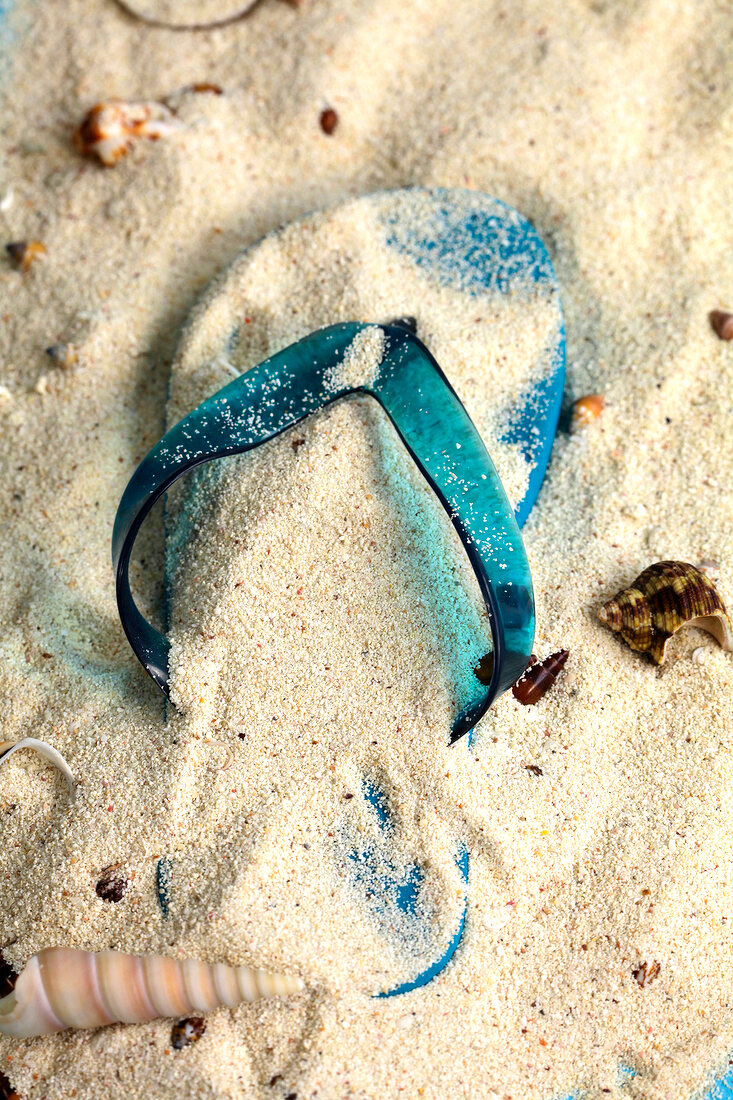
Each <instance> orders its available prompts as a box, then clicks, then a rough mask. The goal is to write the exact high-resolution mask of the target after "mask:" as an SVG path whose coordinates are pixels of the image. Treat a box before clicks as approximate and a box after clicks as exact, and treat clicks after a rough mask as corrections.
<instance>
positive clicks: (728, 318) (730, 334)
mask: <svg viewBox="0 0 733 1100" xmlns="http://www.w3.org/2000/svg"><path fill="white" fill-rule="evenodd" d="M709 320H710V327H711V328H712V330H713V332H714V333H715V335H716V336H719V337H720V339H721V340H733V313H726V312H725V310H723V309H713V310H711V312H710V314H709Z"/></svg>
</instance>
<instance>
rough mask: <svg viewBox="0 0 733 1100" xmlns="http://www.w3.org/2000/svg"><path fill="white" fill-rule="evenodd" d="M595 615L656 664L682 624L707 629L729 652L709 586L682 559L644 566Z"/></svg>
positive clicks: (726, 627)
mask: <svg viewBox="0 0 733 1100" xmlns="http://www.w3.org/2000/svg"><path fill="white" fill-rule="evenodd" d="M598 617H599V619H600V620H601V622H604V623H605V624H606V626H608V627H610V628H611V630H613V631H615V632H616V633H617V634H620V635H621V637H622V638H623V640H624V641H625V642H626V644H627V645H629V646H631V648H632V649H634V650H636V651H637V652H638V653H648V654H649V656H650V657H651V659H652V660H653V661H654V663H655V664H657V665H661V663H662V661H663V660H664V652H665V649H666V646H667V642H668V641H669V639H670V638H671V637H672V635H673V634H675V633H676V632H677V631H678V630H679V629H680V628H681V627H683V626H697V627H699V628H700V629H701V630H707V632H708V633H709V634H712V636H713V637H714V638H715V640H716V641H717V642H718V644H719V645H721V646H722V647H723V649H727V650H731V649H733V625H732V624H731V621H730V619H729V618H728V614H727V612H726V609H725V604H724V603H723V601H722V600H721V598H720V596H719V595H718V593H717V591H716V588H715V585H714V584H713V582H712V581H711V580H710V578H709V577H707V576H706V575H705V574H704V573H703V572H701V571H700V570H699V569H697V568H696V567H695V566H694V565H688V564H687V563H686V562H682V561H659V562H655V563H654V565H650V566H649V567H648V568H647V569H645V570H644V571H643V572H642V573H640V574H639V576H638V577H637V578H636V580H635V581H634V583H633V584H632V585H631V587H630V588H627V589H625V590H624V591H623V592H619V593H618V595H616V596H614V597H613V599H612V600H608V601H607V602H606V603H604V605H603V607H602V608H601V609H600V611H599V612H598Z"/></svg>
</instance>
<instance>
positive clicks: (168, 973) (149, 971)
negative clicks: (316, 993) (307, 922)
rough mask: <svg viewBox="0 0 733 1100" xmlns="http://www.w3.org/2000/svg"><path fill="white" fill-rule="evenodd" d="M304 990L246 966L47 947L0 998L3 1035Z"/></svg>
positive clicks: (136, 1018) (205, 1008)
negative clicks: (10, 989) (13, 985)
mask: <svg viewBox="0 0 733 1100" xmlns="http://www.w3.org/2000/svg"><path fill="white" fill-rule="evenodd" d="M301 989H303V983H302V982H301V980H300V979H299V978H291V977H287V976H285V975H283V974H268V973H266V972H265V971H263V970H252V969H250V967H248V966H236V967H234V966H225V965H224V964H223V963H214V964H213V965H209V964H208V963H204V962H199V961H198V960H197V959H183V960H179V959H170V958H166V957H164V956H162V955H147V956H143V957H139V956H137V955H123V954H122V953H121V952H119V951H103V952H102V953H101V954H94V953H93V952H91V951H76V950H72V949H70V948H64V947H51V948H48V949H47V950H45V951H41V952H40V954H38V955H34V956H33V957H32V958H31V959H30V960H29V962H28V964H27V966H26V967H25V969H24V970H23V972H22V974H21V975H20V977H19V978H18V980H17V982H16V983H15V989H14V990H13V991H12V993H9V994H8V996H7V997H4V998H3V999H2V1000H0V1032H2V1033H3V1034H5V1035H14V1036H15V1037H17V1038H21V1039H25V1038H28V1037H29V1036H31V1035H50V1034H52V1033H53V1032H55V1031H62V1030H63V1029H64V1028H67V1027H77V1028H91V1027H103V1026H104V1025H105V1024H112V1023H128V1024H134V1023H142V1022H143V1021H144V1020H155V1019H156V1018H158V1017H160V1016H189V1015H191V1013H192V1012H193V1011H194V1010H195V1011H198V1012H212V1011H213V1010H214V1009H215V1008H219V1007H220V1006H222V1005H228V1007H229V1008H234V1007H235V1005H238V1004H240V1003H241V1002H242V1001H256V1000H258V999H259V998H260V997H278V996H279V997H287V996H288V995H290V994H292V993H298V992H300V990H301Z"/></svg>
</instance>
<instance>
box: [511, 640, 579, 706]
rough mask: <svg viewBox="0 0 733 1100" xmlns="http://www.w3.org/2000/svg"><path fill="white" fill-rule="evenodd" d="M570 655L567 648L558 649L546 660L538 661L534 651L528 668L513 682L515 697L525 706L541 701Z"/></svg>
mask: <svg viewBox="0 0 733 1100" xmlns="http://www.w3.org/2000/svg"><path fill="white" fill-rule="evenodd" d="M568 655H569V654H568V650H567V649H558V651H557V653H551V654H550V656H549V657H545V659H544V661H538V660H537V658H536V657H535V655H534V653H533V654H532V656H531V657H530V659H529V662H530V663H529V665H528V666H527V668H526V669H525V670H524V672H523V673H522V675H521V676H520V677H519V679H518V680H517V681H516V683H514V684H512V695H513V696H514V698H515V699H517V700H518V702H520V703H522V704H523V705H524V706H525V707H531V706H533V705H534V704H535V703H539V701H540V699H541V698H542V696H543V695H546V694H547V692H548V691H549V690H550V688H551V687H552V685H553V684H554V683H555V680H557V678H558V676H559V675H560V671H561V669H562V667H563V665H564V664H565V662H566V661H567V659H568Z"/></svg>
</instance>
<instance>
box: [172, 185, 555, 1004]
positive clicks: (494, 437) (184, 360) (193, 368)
mask: <svg viewBox="0 0 733 1100" xmlns="http://www.w3.org/2000/svg"><path fill="white" fill-rule="evenodd" d="M337 223H338V228H339V231H340V232H341V236H342V238H343V239H345V243H346V250H347V253H348V254H349V257H348V259H347V262H346V265H345V270H344V272H343V277H342V281H343V292H342V295H341V298H340V300H339V301H338V302H337V303H334V302H333V300H332V301H331V302H330V303H329V307H328V308H329V312H328V314H327V315H322V314H319V303H318V299H317V298H316V297H315V296H314V297H313V300H312V302H309V303H308V305H306V304H305V303H304V304H303V305H302V306H301V304H300V303H295V307H294V306H293V304H292V303H290V302H288V300H287V297H285V296H284V294H283V289H284V288H283V284H282V272H283V269H284V268H285V266H286V264H287V262H290V257H291V256H296V257H297V256H299V257H300V259H301V261H303V260H304V259H305V256H306V254H307V255H308V261H309V262H310V263H313V257H314V254H317V253H318V250H319V248H320V247H321V244H322V246H323V249H322V250H323V263H322V265H321V267H322V269H323V271H324V272H326V271H328V270H329V264H330V263H332V262H333V261H334V260H335V256H334V254H333V245H332V239H331V237H330V233H329V231H331V230H333V228H334V225H336V224H337ZM375 241H376V242H378V244H379V247H375ZM385 255H386V256H387V257H388V258H389V257H390V256H391V257H393V258H394V265H395V267H396V269H397V270H396V276H395V273H394V272H392V278H391V279H390V278H389V277H388V273H387V270H386V269H382V276H383V281H384V282H385V283H386V284H388V286H386V287H383V288H382V290H381V294H380V293H376V294H375V292H374V287H373V286H372V287H371V288H370V287H368V286H365V285H363V284H364V279H365V278H366V277H368V275H373V276H374V277H378V276H379V274H380V263H383V262H384V257H385ZM370 265H371V270H370ZM314 266H315V272H316V274H315V275H314V278H315V279H316V280H317V278H318V274H317V272H318V267H319V265H318V263H316V264H315V265H314ZM268 274H270V275H271V276H273V275H274V280H273V281H274V283H275V285H276V286H278V289H279V293H278V295H277V299H278V300H277V301H273V298H272V295H271V294H270V293H268V289H267V275H268ZM408 276H409V277H408ZM410 277H411V278H412V285H411V286H410V285H409V283H410ZM395 280H397V281H395ZM424 286H427V287H431V288H432V290H433V291H434V292H437V293H438V295H439V297H440V298H441V300H442V302H443V315H442V316H441V317H435V316H433V315H429V316H426V315H425V312H424V309H425V304H424V301H422V300H421V295H420V294H418V293H417V291H418V290H419V289H420V288H421V287H424ZM398 287H399V289H398ZM334 310H335V313H334ZM446 310H447V311H448V312H449V314H450V316H451V318H452V319H454V320H455V323H457V324H458V325H459V326H461V328H462V331H463V332H464V333H465V330H466V329H467V327H468V326H469V325H471V326H476V325H479V324H483V325H484V326H485V327H484V334H485V335H482V336H481V337H480V338H479V340H478V342H479V344H480V345H481V344H483V346H484V347H485V351H486V358H487V359H491V358H493V360H494V374H496V369H495V368H496V360H497V359H501V358H502V356H508V355H516V356H520V355H522V353H524V354H525V357H526V361H523V362H514V363H511V362H508V363H507V366H506V368H505V369H504V370H503V371H502V373H503V375H504V376H505V377H504V378H503V379H502V382H503V383H504V384H503V385H499V386H498V387H497V391H498V392H496V393H495V395H494V396H495V401H494V403H493V407H492V410H491V412H492V416H491V426H490V430H489V434H490V436H491V442H490V447H491V450H492V453H493V455H494V457H495V458H497V457H500V455H501V451H502V450H503V449H505V450H506V452H507V455H508V456H509V457H510V459H511V462H510V463H509V465H512V466H513V468H514V472H515V474H517V477H516V478H515V482H516V483H515V487H514V489H515V491H514V496H515V515H516V516H517V518H518V520H519V521H520V522H523V520H524V519H525V518H526V516H527V515H528V513H529V511H530V509H531V507H532V504H533V503H534V501H535V499H536V497H537V494H538V492H539V489H540V485H541V483H542V479H543V476H544V473H545V469H546V466H547V462H548V460H549V455H550V450H551V446H552V440H553V438H554V434H555V430H556V427H557V421H558V416H559V411H560V403H561V399H562V388H563V378H564V335H563V327H562V316H561V312H560V303H559V295H558V291H557V285H556V282H555V279H554V275H553V272H552V267H551V264H550V261H549V258H548V256H547V252H546V250H545V248H544V246H543V244H542V242H541V241H540V239H539V237H538V236H537V234H536V233H535V231H534V230H533V229H532V227H531V226H530V224H529V223H528V222H527V221H526V220H525V219H524V218H522V217H521V216H520V215H519V214H517V212H516V211H514V210H512V209H511V208H510V207H507V206H505V205H504V204H503V203H500V202H498V201H497V200H494V199H491V198H488V197H487V196H484V195H480V194H477V193H475V192H465V191H447V190H435V191H424V190H418V189H410V190H408V191H402V192H392V193H385V194H381V195H375V196H370V197H368V198H365V199H359V200H355V201H354V202H353V203H349V204H346V205H345V206H342V207H339V208H336V209H335V210H333V211H327V212H325V213H321V214H317V215H314V216H312V217H311V218H308V219H306V220H304V221H303V222H301V223H295V224H294V225H291V226H288V227H285V228H284V229H283V230H281V231H279V232H278V233H275V234H273V235H271V236H270V237H268V238H266V239H265V241H263V242H262V243H261V244H260V245H259V246H255V248H254V249H251V250H249V251H248V252H247V253H246V254H245V255H244V256H243V257H242V258H241V260H240V261H237V262H236V263H235V265H234V266H233V268H232V269H230V271H229V272H226V273H225V274H224V275H223V276H222V278H221V279H220V280H218V282H217V284H215V286H214V287H213V288H212V290H211V291H210V292H209V294H208V295H207V296H206V298H205V299H204V301H203V303H202V304H201V306H200V307H199V308H198V309H197V311H196V313H195V315H194V317H193V319H192V322H191V324H190V325H189V326H188V328H187V332H186V335H185V337H184V340H183V343H182V349H181V353H180V354H179V356H178V358H177V363H176V367H175V369H174V372H173V375H172V380H171V393H170V404H169V420H170V422H172V423H173V422H176V421H177V420H178V419H180V417H181V416H182V415H183V414H185V413H186V412H187V411H189V410H190V409H191V407H192V405H195V404H196V403H197V402H199V401H200V400H201V399H203V398H205V397H206V396H208V394H209V393H211V392H212V391H213V390H216V389H217V388H218V387H219V386H220V385H221V384H222V382H224V381H226V380H227V378H228V377H230V376H231V373H230V374H229V375H227V374H226V373H224V374H223V375H222V371H224V372H227V371H229V372H232V366H233V363H232V361H233V360H234V361H236V365H235V367H234V369H235V370H246V369H248V367H249V366H250V365H251V364H252V363H254V362H257V361H259V360H261V359H263V358H265V357H266V356H267V355H269V354H270V353H271V352H272V351H273V350H276V349H278V348H279V347H281V346H284V345H286V344H288V343H289V342H291V341H292V340H293V339H296V338H298V337H301V336H302V335H304V333H305V332H307V331H310V330H311V329H312V328H316V327H318V325H319V324H325V323H328V322H329V321H334V320H340V319H341V318H342V317H343V318H344V319H345V318H346V317H348V316H367V317H368V318H369V320H373V321H377V320H388V319H389V318H388V316H386V315H385V314H388V313H389V312H390V311H391V313H392V314H393V315H394V314H402V313H405V312H409V313H410V314H412V315H415V316H416V318H417V324H418V331H419V332H420V334H421V335H422V334H423V332H424V333H425V336H424V339H425V340H426V341H427V342H428V344H429V346H431V350H432V349H433V345H434V344H435V343H438V344H440V350H439V351H437V352H436V354H437V355H438V356H439V358H440V361H441V363H442V365H443V366H444V368H445V370H446V371H447V373H448V375H449V378H451V362H450V351H451V344H450V342H447V343H446V342H445V341H443V342H441V341H440V340H439V339H438V337H439V335H440V329H441V328H445V324H446V322H445V312H446ZM375 311H376V312H375ZM293 312H294V313H295V320H294V319H293ZM492 321H493V322H494V323H495V324H497V326H498V328H499V330H500V331H499V334H498V335H496V334H494V332H493V331H492V329H491V328H490V326H491V324H492ZM431 326H432V327H431ZM512 329H513V331H512ZM517 330H520V332H519V337H520V338H519V339H517V338H516V337H517ZM528 334H529V335H528ZM507 336H509V339H507ZM454 346H455V345H454ZM462 354H463V356H464V358H465V357H466V351H465V348H464V349H463V351H462ZM468 358H469V359H471V356H470V355H469V356H468ZM480 358H481V357H480V356H479V360H478V366H479V369H480V367H481V362H480ZM472 361H473V364H474V366H476V362H477V361H476V357H475V354H474V355H473V360H472ZM464 373H465V372H464ZM465 386H466V389H467V391H468V392H467V395H466V396H467V398H468V401H467V403H468V402H470V397H471V396H473V397H474V402H473V403H474V408H473V409H471V408H470V406H469V408H470V411H471V412H473V414H474V418H475V419H476V420H477V421H478V425H479V427H480V428H481V426H482V425H481V421H482V419H483V420H484V421H485V417H484V416H482V412H485V411H486V410H485V408H484V409H483V410H482V409H481V408H480V404H481V403H483V404H484V406H485V405H486V400H487V395H486V392H485V389H483V388H482V385H481V381H480V380H479V382H478V384H475V383H473V384H472V381H471V380H470V379H467V380H466V382H465ZM458 388H459V393H460V385H459V386H458ZM472 389H473V390H474V391H475V393H474V394H473V395H472V394H471V392H470V391H471V390H472ZM477 413H478V415H477ZM497 452H498V454H497ZM182 512H185V508H183V509H182V510H181V511H180V512H178V516H179V526H178V527H177V526H176V523H175V522H174V523H173V524H172V529H171V532H170V538H169V555H168V565H169V571H170V573H172V572H173V570H174V568H175V566H176V563H177V560H178V559H177V554H178V549H177V548H178V547H180V546H181V544H182V543H183V544H185V536H184V537H183V538H182V537H181V532H180V515H181V514H182ZM476 687H478V685H475V686H474V690H475V688H476ZM362 793H363V797H364V800H365V802H366V803H367V805H369V806H370V807H371V809H372V810H373V817H374V823H375V825H376V829H375V830H373V832H374V833H375V835H376V838H377V839H376V841H373V848H374V849H378V848H379V846H380V835H381V836H383V837H384V838H385V841H386V839H387V835H388V834H389V832H390V830H391V820H390V815H389V811H388V810H387V809H386V807H387V805H388V800H387V798H386V794H385V792H384V791H383V790H381V789H380V787H379V786H378V784H377V783H375V782H374V781H372V780H365V781H364V785H363V792H362ZM369 855H370V853H369V852H368V851H367V852H364V851H362V852H359V853H357V852H356V851H354V852H352V855H351V857H350V858H352V859H353V861H354V865H355V866H354V868H353V880H354V884H355V886H357V887H358V886H359V885H361V887H362V893H363V894H364V896H365V897H367V898H368V899H369V904H371V905H373V906H376V907H377V908H379V907H380V905H381V904H382V902H383V901H384V898H385V897H387V896H388V897H389V898H390V900H391V903H392V904H393V905H396V906H397V908H398V909H400V910H401V911H402V913H404V914H406V915H407V916H408V917H414V916H415V913H416V899H417V897H418V894H419V891H420V889H421V887H422V885H423V882H424V874H423V871H422V870H421V869H420V867H419V866H418V865H413V866H412V867H409V868H408V869H407V871H406V872H405V871H404V870H403V872H402V875H401V876H398V875H397V874H396V873H395V875H394V876H393V875H392V874H390V873H389V867H388V869H387V872H386V873H385V871H384V859H383V860H382V877H381V880H379V881H375V879H374V876H373V875H371V876H370V875H368V874H367V873H366V872H365V871H364V870H363V868H364V864H365V862H366V863H368V862H369ZM456 863H457V868H458V871H459V873H460V877H461V880H462V881H463V883H464V886H466V887H467V876H468V855H467V853H466V851H465V850H464V849H462V848H459V850H458V853H457V860H456ZM163 866H164V870H165V872H166V874H165V879H166V889H165V893H164V894H161V897H164V898H165V899H166V905H167V899H168V896H169V894H168V891H169V889H170V881H169V879H170V874H171V866H170V865H169V864H168V863H165V864H164V865H163ZM380 894H381V895H382V896H381V898H380ZM465 915H466V906H465V902H464V905H463V908H462V911H461V912H460V914H459V915H458V919H457V922H456V925H455V926H454V929H453V931H452V933H450V935H449V937H448V938H447V940H446V941H444V946H443V948H442V949H441V950H439V951H437V952H436V954H435V957H434V959H433V960H432V961H431V962H430V963H429V964H428V965H423V966H421V967H420V968H419V970H418V972H417V974H416V975H415V976H414V977H413V978H411V979H409V980H407V981H403V982H400V983H399V984H398V985H397V986H394V987H393V988H390V989H387V990H385V991H381V992H380V995H381V996H390V995H394V994H396V993H402V992H407V991H409V990H411V989H414V988H417V987H419V986H421V985H424V984H425V983H427V982H428V981H430V980H432V979H433V978H434V977H435V976H436V975H437V974H439V973H440V971H441V970H442V969H443V968H444V967H445V966H446V965H447V963H448V962H449V961H450V959H451V958H452V956H453V954H454V952H455V950H456V948H457V946H458V944H459V943H460V940H461V936H462V932H463V926H464V922H465ZM408 923H409V922H408Z"/></svg>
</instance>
